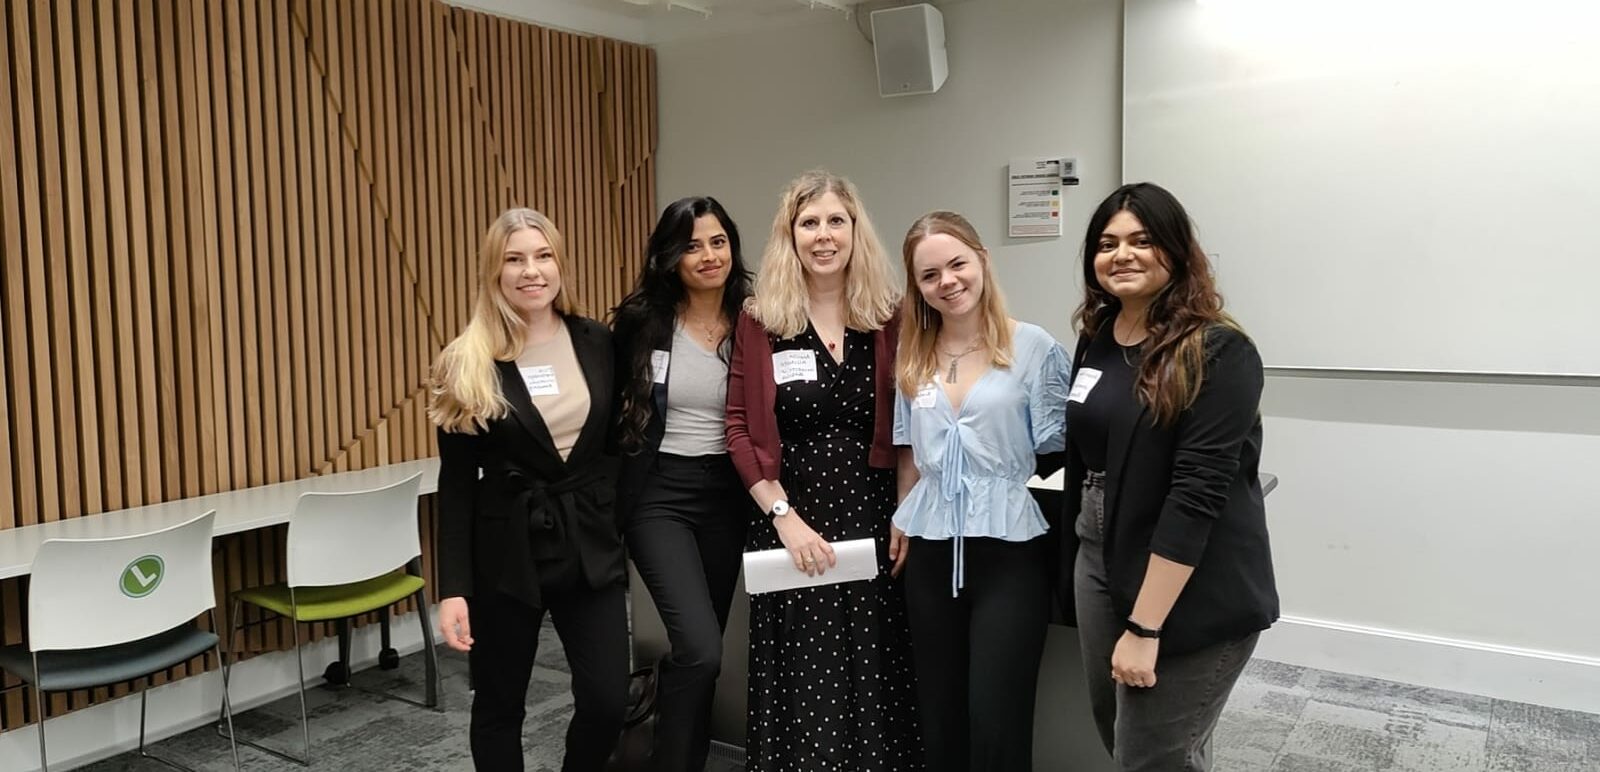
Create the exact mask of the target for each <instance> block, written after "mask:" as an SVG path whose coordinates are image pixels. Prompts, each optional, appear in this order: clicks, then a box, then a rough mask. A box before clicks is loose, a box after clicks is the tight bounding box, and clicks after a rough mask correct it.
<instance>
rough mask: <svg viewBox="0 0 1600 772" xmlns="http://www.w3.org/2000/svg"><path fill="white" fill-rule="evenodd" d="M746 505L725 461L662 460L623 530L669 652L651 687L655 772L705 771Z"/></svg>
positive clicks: (722, 457)
mask: <svg viewBox="0 0 1600 772" xmlns="http://www.w3.org/2000/svg"><path fill="white" fill-rule="evenodd" d="M753 507H754V505H753V504H752V503H751V501H750V494H749V493H747V492H746V491H745V490H744V487H743V484H742V483H741V482H740V481H739V474H738V472H737V471H735V470H734V468H733V463H732V462H731V461H729V460H728V457H727V456H726V455H714V456H697V457H685V456H673V455H669V454H665V453H663V454H659V455H658V456H657V457H656V464H655V468H654V469H653V470H652V471H651V474H650V477H649V479H648V481H647V482H646V483H645V489H644V490H643V491H641V492H640V497H639V505H638V508H637V509H636V510H635V511H634V515H633V518H632V520H631V521H630V522H629V523H628V527H627V540H628V551H629V554H630V555H631V556H632V557H633V564H634V566H635V567H636V568H638V569H639V576H640V578H642V579H643V580H644V583H645V586H646V587H648V588H649V590H650V597H651V598H652V599H654V601H655V604H656V610H657V611H658V612H660V614H661V621H662V623H663V624H665V625H666V628H667V641H668V643H670V644H671V646H672V650H671V652H670V653H668V654H667V656H666V657H665V658H664V659H663V660H662V662H661V671H660V674H659V676H658V680H657V681H656V710H657V713H656V715H657V718H656V730H655V750H654V754H653V759H654V761H655V769H656V770H658V771H659V772H687V771H688V770H693V772H700V770H703V769H705V766H706V754H707V752H708V751H709V749H710V744H711V736H710V722H711V703H712V699H713V698H714V697H715V696H716V687H717V676H718V675H719V674H720V673H721V672H722V632H723V630H724V628H726V627H727V625H728V607H729V606H730V605H731V604H732V602H733V587H734V584H735V583H736V582H737V581H738V579H739V565H740V561H741V558H742V554H743V550H744V540H745V532H746V530H747V529H748V528H749V523H750V514H751V511H752V509H753Z"/></svg>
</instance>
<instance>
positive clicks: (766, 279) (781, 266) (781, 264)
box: [746, 170, 900, 338]
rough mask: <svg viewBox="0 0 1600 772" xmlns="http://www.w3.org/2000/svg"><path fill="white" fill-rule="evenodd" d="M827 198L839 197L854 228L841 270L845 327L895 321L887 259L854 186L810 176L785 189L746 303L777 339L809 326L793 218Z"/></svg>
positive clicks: (827, 177) (894, 299)
mask: <svg viewBox="0 0 1600 772" xmlns="http://www.w3.org/2000/svg"><path fill="white" fill-rule="evenodd" d="M829 193H832V194H834V195H836V196H838V197H839V201H840V202H841V203H843V204H844V208H845V211H846V212H848V213H849V214H850V219H851V220H852V221H853V223H854V228H853V233H854V243H853V244H851V247H850V262H849V263H848V264H846V265H845V277H844V280H845V289H844V294H845V297H844V300H845V308H844V313H845V318H844V324H845V326H846V327H848V328H850V329H854V330H877V329H880V328H882V327H883V325H884V324H886V323H888V321H889V318H890V317H892V316H894V312H895V306H896V305H898V304H899V301H900V298H899V297H897V296H896V293H895V289H894V281H893V280H892V279H891V278H890V276H889V258H888V255H887V254H886V253H885V252H884V249H883V242H881V241H879V240H878V232H877V230H876V229H874V228H873V227H872V219H871V218H870V217H868V216H867V210H866V209H865V208H863V207H862V206H861V194H860V193H858V192H857V191H856V186H855V185H852V184H850V181H849V180H847V179H845V178H843V177H840V176H838V175H836V174H832V173H829V172H826V171H821V170H816V171H809V172H806V173H805V174H802V175H800V176H799V177H796V178H795V179H794V180H793V181H792V182H790V183H789V187H788V188H787V189H785V190H784V193H783V200H782V201H781V202H780V203H779V204H778V213H777V215H775V216H774V217H773V218H772V234H771V236H770V237H769V238H768V239H767V248H766V251H765V252H763V253H762V255H761V270H760V273H758V274H757V275H756V289H755V297H753V298H752V299H751V300H750V302H749V303H748V304H746V309H747V310H748V311H749V312H750V315H751V316H753V317H755V319H756V321H758V322H760V323H761V326H762V327H765V328H766V329H767V331H768V332H770V333H772V334H774V335H777V336H779V337H783V338H792V337H794V336H796V335H799V334H800V333H802V332H805V329H806V325H807V323H808V322H809V319H808V312H809V311H810V308H809V306H810V300H809V297H808V295H807V293H806V274H805V267H804V266H803V265H802V264H801V262H800V255H799V253H798V252H796V251H795V247H794V221H795V218H796V217H798V216H799V215H800V210H801V209H804V208H805V207H806V205H807V204H809V203H811V202H812V201H815V200H817V199H819V198H821V197H823V196H825V195H827V194H829Z"/></svg>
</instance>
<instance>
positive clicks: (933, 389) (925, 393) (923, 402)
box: [911, 383, 939, 410]
mask: <svg viewBox="0 0 1600 772" xmlns="http://www.w3.org/2000/svg"><path fill="white" fill-rule="evenodd" d="M937 399H939V386H938V385H937V384H933V383H927V384H923V386H922V388H920V389H917V399H916V401H915V402H912V403H911V406H912V407H914V408H922V409H924V410H926V409H928V408H931V407H933V403H934V401H935V400H937Z"/></svg>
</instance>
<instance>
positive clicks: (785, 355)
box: [772, 349, 817, 384]
mask: <svg viewBox="0 0 1600 772" xmlns="http://www.w3.org/2000/svg"><path fill="white" fill-rule="evenodd" d="M816 379H817V352H815V351H812V350H811V349H795V350H792V351H779V352H777V353H775V354H773V355H772V380H773V381H775V382H777V383H780V384H782V383H788V382H790V381H814V380H816Z"/></svg>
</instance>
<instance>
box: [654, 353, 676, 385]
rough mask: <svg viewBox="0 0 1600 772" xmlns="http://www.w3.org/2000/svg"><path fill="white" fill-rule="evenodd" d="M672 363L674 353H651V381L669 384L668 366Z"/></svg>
mask: <svg viewBox="0 0 1600 772" xmlns="http://www.w3.org/2000/svg"><path fill="white" fill-rule="evenodd" d="M671 362H672V352H671V351H664V350H662V349H659V348H658V349H656V350H655V351H652V352H650V380H652V381H655V382H656V383H666V382H667V365H668V364H669V363H671Z"/></svg>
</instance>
